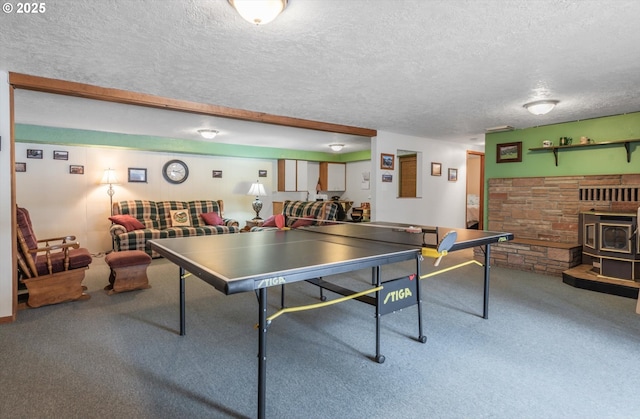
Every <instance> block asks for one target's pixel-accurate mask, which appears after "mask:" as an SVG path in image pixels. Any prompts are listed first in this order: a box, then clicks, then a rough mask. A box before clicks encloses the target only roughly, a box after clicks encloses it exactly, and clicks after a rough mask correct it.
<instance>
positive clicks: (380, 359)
mask: <svg viewBox="0 0 640 419" xmlns="http://www.w3.org/2000/svg"><path fill="white" fill-rule="evenodd" d="M385 359H386V358H385V357H384V355H376V362H377V363H378V364H384V360H385Z"/></svg>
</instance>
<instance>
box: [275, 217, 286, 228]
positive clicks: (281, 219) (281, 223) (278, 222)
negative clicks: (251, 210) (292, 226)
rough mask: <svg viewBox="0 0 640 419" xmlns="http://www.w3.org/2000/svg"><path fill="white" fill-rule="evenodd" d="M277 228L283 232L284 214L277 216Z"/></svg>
mask: <svg viewBox="0 0 640 419" xmlns="http://www.w3.org/2000/svg"><path fill="white" fill-rule="evenodd" d="M275 217H276V227H278V229H280V230H282V228H283V227H284V224H285V223H284V215H283V214H276V216H275Z"/></svg>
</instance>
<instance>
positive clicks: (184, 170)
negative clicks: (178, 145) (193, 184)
mask: <svg viewBox="0 0 640 419" xmlns="http://www.w3.org/2000/svg"><path fill="white" fill-rule="evenodd" d="M162 176H164V178H165V180H166V181H167V182H169V183H176V184H177V183H182V182H184V181H185V180H187V178H188V177H189V168H188V167H187V164H186V163H185V162H183V161H181V160H169V161H168V162H166V163H165V164H164V167H163V168H162Z"/></svg>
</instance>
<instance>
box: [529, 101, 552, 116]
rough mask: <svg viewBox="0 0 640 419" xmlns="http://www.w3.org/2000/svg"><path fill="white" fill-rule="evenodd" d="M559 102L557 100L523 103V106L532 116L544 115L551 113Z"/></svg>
mask: <svg viewBox="0 0 640 419" xmlns="http://www.w3.org/2000/svg"><path fill="white" fill-rule="evenodd" d="M559 102H560V101H558V100H536V101H535V102H529V103H525V104H524V105H523V106H524V108H525V109H526V110H528V111H529V112H531V113H532V114H534V115H544V114H547V113H549V112H551V110H552V109H553V108H555V107H556V105H557V104H558V103H559Z"/></svg>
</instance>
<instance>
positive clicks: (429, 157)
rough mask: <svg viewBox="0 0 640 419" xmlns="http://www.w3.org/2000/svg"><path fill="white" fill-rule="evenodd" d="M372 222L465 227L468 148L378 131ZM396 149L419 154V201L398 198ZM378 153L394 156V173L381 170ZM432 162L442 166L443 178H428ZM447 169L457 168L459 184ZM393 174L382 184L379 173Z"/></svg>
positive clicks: (373, 154)
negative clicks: (420, 176) (448, 174)
mask: <svg viewBox="0 0 640 419" xmlns="http://www.w3.org/2000/svg"><path fill="white" fill-rule="evenodd" d="M371 146H372V148H371V166H372V172H371V182H372V185H373V184H374V183H375V187H373V186H372V204H371V216H372V219H373V220H374V221H375V220H381V221H392V222H400V223H407V224H420V225H432V226H434V225H435V226H445V227H454V228H464V227H465V214H466V197H465V194H466V158H467V155H466V151H467V149H468V148H467V147H466V146H464V145H460V144H455V143H451V142H446V141H441V140H431V139H426V138H419V137H412V136H407V135H401V134H394V133H390V132H384V131H378V136H377V137H376V138H375V139H373V141H372V143H371ZM398 150H412V151H416V152H418V153H421V154H422V156H421V157H422V162H421V166H420V167H419V168H418V170H422V178H421V180H422V182H418V187H419V189H418V191H417V195H418V196H419V198H398V180H399V179H398V173H399V171H398V170H399V168H398V162H397V155H398ZM380 153H387V154H393V155H394V156H396V164H395V165H394V166H395V167H394V170H383V169H380ZM431 162H437V163H441V164H442V176H431ZM449 168H455V169H458V181H457V182H450V181H449V180H448V177H447V172H448V169H449ZM383 173H389V174H392V175H393V182H382V174H383Z"/></svg>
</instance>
